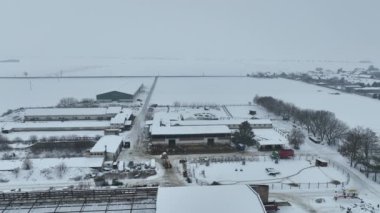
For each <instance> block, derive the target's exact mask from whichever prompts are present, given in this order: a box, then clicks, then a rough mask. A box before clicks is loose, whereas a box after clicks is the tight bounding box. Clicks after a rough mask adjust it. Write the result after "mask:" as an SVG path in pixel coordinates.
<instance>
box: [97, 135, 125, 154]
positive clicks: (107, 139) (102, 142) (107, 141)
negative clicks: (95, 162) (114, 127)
mask: <svg viewBox="0 0 380 213" xmlns="http://www.w3.org/2000/svg"><path fill="white" fill-rule="evenodd" d="M122 142H123V137H121V136H117V135H106V136H103V137H101V138H100V139H99V140H98V141H97V142H96V144H95V145H94V146H93V147H92V149H91V150H90V152H92V153H93V152H104V151H105V148H106V146H107V152H109V153H116V151H117V149H118V148H119V146H120V144H121V143H122Z"/></svg>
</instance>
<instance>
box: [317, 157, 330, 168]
mask: <svg viewBox="0 0 380 213" xmlns="http://www.w3.org/2000/svg"><path fill="white" fill-rule="evenodd" d="M327 165H328V163H327V161H325V160H322V159H320V158H317V159H316V160H315V166H319V167H327Z"/></svg>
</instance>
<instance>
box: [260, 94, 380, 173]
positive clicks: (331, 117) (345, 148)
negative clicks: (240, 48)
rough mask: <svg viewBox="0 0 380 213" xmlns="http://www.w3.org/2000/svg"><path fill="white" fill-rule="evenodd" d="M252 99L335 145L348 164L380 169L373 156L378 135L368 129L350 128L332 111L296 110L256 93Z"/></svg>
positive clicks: (376, 146) (377, 158)
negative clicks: (347, 159)
mask: <svg viewBox="0 0 380 213" xmlns="http://www.w3.org/2000/svg"><path fill="white" fill-rule="evenodd" d="M254 102H255V103H256V104H258V105H260V106H262V107H264V108H265V109H266V110H268V111H269V112H271V113H273V114H275V115H277V116H282V117H283V118H287V119H292V120H293V122H294V123H298V124H299V125H300V126H302V127H304V128H305V129H306V130H307V132H308V134H310V135H313V136H314V137H317V138H319V139H320V140H321V141H326V142H327V144H328V145H337V146H338V148H339V149H338V151H339V152H340V153H341V154H342V155H343V156H345V157H348V158H349V159H350V165H351V166H353V167H356V166H357V165H358V164H361V165H363V166H365V168H366V174H367V176H368V172H369V170H380V158H379V157H376V155H375V151H376V150H378V143H377V142H378V139H379V138H378V137H377V135H376V133H375V132H373V131H372V130H371V129H369V128H363V127H355V128H353V129H350V128H349V127H348V126H347V125H346V124H345V123H344V122H343V121H341V120H339V119H338V118H336V117H335V114H334V113H332V112H329V111H326V110H310V109H300V108H298V107H296V106H295V105H294V104H291V103H286V102H284V101H282V100H279V99H275V98H273V97H270V96H263V97H260V96H256V97H255V98H254Z"/></svg>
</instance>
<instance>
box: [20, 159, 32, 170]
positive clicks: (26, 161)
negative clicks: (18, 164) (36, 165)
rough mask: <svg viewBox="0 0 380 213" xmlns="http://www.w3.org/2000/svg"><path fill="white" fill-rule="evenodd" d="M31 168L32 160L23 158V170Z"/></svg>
mask: <svg viewBox="0 0 380 213" xmlns="http://www.w3.org/2000/svg"><path fill="white" fill-rule="evenodd" d="M32 168H33V163H32V161H31V160H30V159H29V158H28V157H27V158H25V159H24V161H23V162H22V169H24V170H31V169H32Z"/></svg>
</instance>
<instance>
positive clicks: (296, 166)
mask: <svg viewBox="0 0 380 213" xmlns="http://www.w3.org/2000/svg"><path fill="white" fill-rule="evenodd" d="M313 164H314V161H307V160H305V159H297V158H296V159H295V160H280V161H279V163H278V164H276V163H275V162H274V161H273V160H271V159H269V158H268V157H267V159H266V160H264V159H263V158H260V160H259V161H251V162H250V161H247V162H246V164H245V165H243V164H242V162H221V163H210V165H209V166H206V165H205V164H203V165H200V164H190V170H192V171H193V173H194V176H195V178H196V179H198V180H199V181H201V183H202V182H203V183H204V182H206V183H212V182H213V181H217V182H220V183H297V184H305V183H306V184H307V183H312V184H314V183H329V182H331V181H333V180H337V181H339V182H345V181H346V176H345V175H344V174H343V173H341V172H339V171H338V170H336V169H334V168H332V167H314V165H313ZM266 168H274V169H275V170H276V171H278V172H279V173H280V174H278V175H275V176H271V175H268V174H267V172H266V170H265V169H266Z"/></svg>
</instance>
